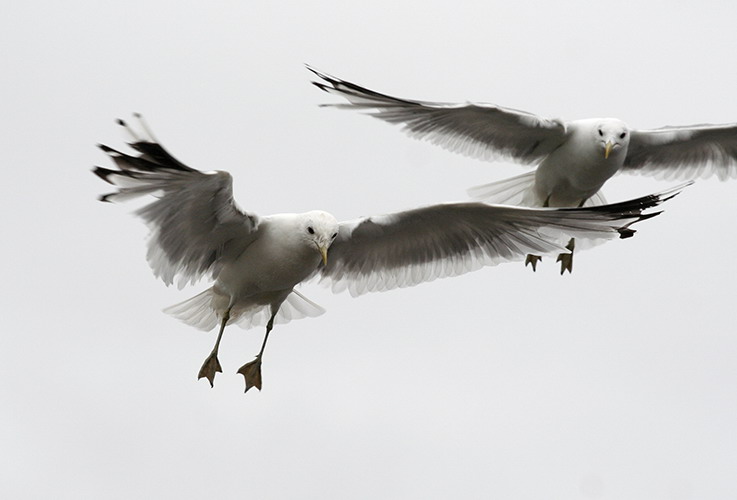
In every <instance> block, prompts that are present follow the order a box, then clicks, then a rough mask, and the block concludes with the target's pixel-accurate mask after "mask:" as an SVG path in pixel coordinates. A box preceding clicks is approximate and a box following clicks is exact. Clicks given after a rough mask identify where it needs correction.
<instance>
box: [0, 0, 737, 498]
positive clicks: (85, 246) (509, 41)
mask: <svg viewBox="0 0 737 500" xmlns="http://www.w3.org/2000/svg"><path fill="white" fill-rule="evenodd" d="M735 21H737V10H735V7H734V6H730V5H729V4H728V2H716V1H713V2H712V1H702V2H689V3H686V2H678V1H667V2H666V1H662V2H640V1H638V2H616V3H611V2H609V3H601V2H588V1H586V2H584V1H581V2H569V1H561V2H549V3H537V2H526V1H518V2H507V1H505V2H473V3H466V4H459V3H458V2H428V1H422V2H419V1H417V2H396V1H395V0H391V1H383V0H375V1H372V2H368V3H367V2H361V3H356V2H345V1H336V2H303V1H290V2H193V1H185V2H182V1H176V2H174V1H170V2H151V1H146V2H143V1H138V0H132V1H128V2H95V3H91V2H80V1H67V2H48V1H46V2H43V1H42V2H18V3H15V4H14V5H13V6H12V9H5V10H4V13H3V16H2V17H1V18H0V46H2V47H3V49H2V55H0V61H1V62H2V72H3V76H2V78H1V79H0V101H1V102H2V108H0V109H1V110H2V115H1V116H0V143H2V153H3V154H2V165H3V172H4V176H5V180H4V182H2V185H0V191H1V193H0V209H1V210H2V228H3V231H2V233H3V239H2V242H3V243H2V250H0V251H1V252H2V259H3V261H4V262H5V266H4V267H5V269H4V286H3V287H2V292H0V293H2V303H3V315H2V334H0V351H1V352H2V356H3V362H2V364H0V367H1V368H0V398H1V400H2V405H0V450H1V451H0V476H2V477H1V478H0V493H1V494H2V496H3V497H4V498H52V497H53V498H70V499H71V498H74V499H77V498H144V497H147V498H155V497H158V498H164V497H170V498H171V497H177V498H201V497H203V496H205V495H208V496H212V497H213V498H221V499H222V498H243V497H252V498H264V499H281V498H320V499H325V498H391V499H394V498H396V499H399V498H402V499H405V498H423V499H428V498H509V499H540V498H565V499H572V498H582V499H635V498H643V499H650V500H652V499H678V500H682V499H703V498H709V499H722V498H735V497H737V391H736V390H735V387H737V363H735V359H736V358H737V332H736V331H735V330H736V328H735V326H734V325H735V323H736V322H737V312H736V310H735V306H736V304H735V282H736V281H737V261H736V259H735V255H734V250H735V247H737V225H736V224H735V222H734V214H735V213H737V182H725V183H720V182H718V181H717V180H716V179H707V180H703V181H699V182H697V183H696V184H695V185H694V186H692V187H690V188H689V189H687V190H686V191H685V192H684V193H683V194H682V195H681V196H679V197H678V198H676V199H674V200H673V201H671V202H669V203H668V204H666V205H665V207H664V208H665V213H664V214H663V215H661V216H660V217H658V218H656V219H653V220H650V221H647V222H643V223H641V224H639V225H638V226H637V229H638V230H639V232H638V233H637V235H636V236H635V237H634V238H632V239H629V240H626V241H617V242H613V243H609V244H606V245H603V246H600V247H596V248H594V249H592V250H589V251H586V252H582V253H579V254H578V255H577V256H576V260H575V267H574V274H573V275H570V276H568V275H567V276H563V277H561V276H559V275H558V272H557V265H555V264H554V263H553V262H551V261H550V260H545V261H543V262H542V265H541V267H540V268H539V269H538V272H537V273H536V274H533V273H532V272H530V270H529V269H524V268H523V267H522V264H506V265H501V266H498V267H495V268H486V269H483V270H481V271H479V272H476V273H473V274H470V275H466V276H463V277H459V278H453V279H445V280H438V281H436V282H433V283H429V284H424V285H420V286H417V287H414V288H410V289H403V290H396V291H391V292H386V293H381V294H374V295H368V296H363V297H360V298H355V299H354V298H352V297H350V296H349V295H348V294H341V295H333V294H331V293H330V292H329V291H327V290H325V289H324V288H322V287H321V286H318V285H308V286H304V287H302V289H301V291H302V292H303V293H305V294H306V295H307V296H308V297H310V298H312V299H313V300H315V301H317V302H318V303H320V304H321V305H323V306H324V307H326V308H327V309H328V313H327V314H325V315H324V316H322V317H319V318H316V319H305V320H301V321H295V322H292V323H290V324H288V325H284V326H279V327H277V328H276V330H275V331H274V334H273V336H272V339H271V340H270V345H269V349H268V351H267V353H266V356H265V360H264V390H263V392H261V393H259V392H255V391H254V392H249V394H247V395H244V394H243V387H244V385H243V379H242V377H241V376H240V375H236V373H235V370H236V369H237V368H238V367H239V366H240V365H241V364H243V363H244V362H246V361H248V360H250V359H252V357H253V355H254V354H255V353H256V352H257V350H258V347H259V345H260V342H261V339H262V335H263V331H262V330H261V329H258V330H247V331H246V330H241V329H238V328H230V329H229V330H228V331H227V332H226V335H225V338H224V340H223V345H222V349H221V358H220V359H221V361H222V363H223V367H224V373H223V374H221V375H219V376H218V378H217V380H216V385H215V388H214V389H210V387H209V385H208V384H207V382H206V381H204V380H201V381H199V382H198V381H197V380H196V375H197V371H198V369H199V366H200V364H201V362H202V360H203V359H204V358H205V356H206V355H207V354H208V353H209V351H210V349H211V347H212V343H213V341H214V334H212V333H209V334H207V333H203V332H200V331H198V330H195V329H193V328H191V327H188V326H186V325H184V324H181V323H179V322H177V321H176V320H174V319H172V318H170V317H168V316H166V315H165V314H163V313H162V312H161V309H162V308H164V307H166V306H167V305H170V304H172V303H175V302H178V301H181V300H183V299H185V298H187V297H189V296H191V295H193V294H194V293H196V292H199V291H200V290H202V289H203V288H204V287H205V286H207V285H206V283H201V284H200V285H199V286H196V287H192V288H188V289H186V290H183V291H178V290H176V289H174V288H171V289H167V288H166V287H165V286H164V285H163V284H162V283H161V282H158V281H157V280H155V279H154V277H153V275H152V274H151V272H150V270H149V268H148V265H147V263H146V261H145V235H146V229H145V227H144V226H143V224H141V222H140V221H139V220H136V219H134V218H133V217H131V216H130V214H129V212H130V209H129V207H125V206H115V205H109V204H101V203H99V202H97V201H96V197H97V196H98V195H99V194H100V193H102V192H105V190H106V186H105V185H104V184H103V183H102V182H101V181H99V179H97V178H95V177H94V176H93V175H91V174H90V168H91V167H92V166H93V165H95V164H100V165H108V166H109V162H108V160H107V159H106V157H105V156H104V155H103V154H102V153H101V152H100V151H98V150H97V149H96V148H95V144H96V143H98V142H104V143H107V144H109V145H111V146H114V147H120V146H122V145H123V138H122V137H121V135H120V131H119V129H118V127H117V126H116V125H115V124H114V119H115V118H117V117H123V118H126V117H129V116H130V113H132V112H135V111H138V112H141V113H143V114H144V116H145V117H146V118H147V119H148V122H149V124H150V125H151V127H152V128H153V130H154V133H155V134H156V135H157V136H158V138H159V139H160V140H161V141H162V142H163V144H164V145H165V146H166V147H167V148H168V149H169V150H170V151H171V152H173V154H174V155H176V156H177V157H179V158H180V159H181V160H183V161H184V162H186V163H188V164H190V165H192V166H194V167H196V168H200V169H224V170H229V171H230V172H231V173H232V174H233V176H234V178H235V193H236V198H237V200H238V202H239V204H240V205H241V206H242V207H244V208H246V209H248V210H252V211H255V212H257V213H260V214H269V213H275V212H301V211H306V210H311V209H324V210H328V211H331V212H332V213H333V214H335V215H336V217H337V218H338V219H348V218H354V217H357V216H360V215H370V214H377V213H386V212H391V211H396V210H402V209H406V208H411V207H415V206H418V205H423V204H430V203H436V202H440V201H453V200H462V199H464V198H465V196H466V195H465V189H466V188H468V187H470V186H473V185H476V184H481V183H486V182H491V181H493V180H497V179H501V178H503V177H506V176H510V175H516V174H519V173H522V172H523V171H524V170H523V169H522V168H521V167H517V166H514V165H509V164H502V163H495V164H490V163H484V162H481V161H475V160H470V159H467V158H464V157H461V156H459V155H454V154H451V153H448V152H446V151H444V150H441V149H439V148H437V147H434V146H432V145H430V144H426V143H422V142H417V141H413V140H410V139H408V138H407V137H405V136H404V135H403V134H401V133H400V132H398V130H396V129H395V128H393V127H391V126H388V125H386V124H384V123H381V122H379V121H377V120H374V119H371V118H368V117H365V116H360V115H359V114H358V113H352V112H346V111H339V110H334V109H321V108H319V107H318V104H320V103H324V102H336V101H337V100H336V99H331V98H330V96H327V95H326V94H323V93H321V92H320V91H318V90H317V89H316V88H314V87H313V86H311V85H310V84H309V80H310V74H309V73H308V71H307V70H305V69H304V67H303V63H310V64H312V65H314V66H315V67H317V68H319V69H321V70H324V71H327V72H331V73H333V74H335V75H337V76H340V77H343V78H346V79H350V80H353V81H356V82H358V83H361V84H363V85H366V86H368V87H370V88H374V89H377V90H380V91H384V92H388V93H392V94H395V95H398V96H406V97H411V98H416V99H425V100H442V101H464V100H475V101H486V102H493V103H496V104H500V105H504V106H509V107H514V108H518V109H522V110H526V111H531V112H535V113H538V114H542V115H545V116H550V117H561V118H565V119H576V118H584V117H593V116H614V117H618V118H620V119H623V120H624V121H626V122H627V123H628V124H629V125H630V126H632V127H636V128H652V127H658V126H663V125H680V124H683V125H685V124H695V123H724V122H732V121H735V119H737V105H736V104H735V98H734V92H735V89H736V88H737V66H736V65H735V55H736V53H735V50H737V49H736V47H737V30H735V29H734V25H735ZM674 183H675V182H665V181H656V180H653V179H648V178H640V177H625V176H620V177H617V178H615V179H614V180H612V181H611V182H610V183H609V185H608V186H607V188H606V194H607V197H608V198H609V199H610V200H621V199H624V198H630V197H634V196H639V195H643V194H646V193H648V192H652V191H655V190H659V189H663V188H666V187H668V186H670V185H673V184H674Z"/></svg>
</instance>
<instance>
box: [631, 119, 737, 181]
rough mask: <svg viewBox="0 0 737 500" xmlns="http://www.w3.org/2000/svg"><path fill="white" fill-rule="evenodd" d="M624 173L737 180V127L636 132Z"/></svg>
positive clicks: (633, 134) (736, 125) (708, 126)
mask: <svg viewBox="0 0 737 500" xmlns="http://www.w3.org/2000/svg"><path fill="white" fill-rule="evenodd" d="M622 171H623V172H633V173H643V174H651V175H657V176H659V177H662V178H666V179H671V178H678V179H695V178H699V177H702V178H703V177H708V176H711V175H716V176H717V177H718V178H719V179H720V180H725V179H729V178H736V177H737V124H729V125H695V126H691V127H663V128H659V129H654V130H633V131H632V132H631V136H630V145H629V149H628V150H627V158H626V159H625V162H624V166H623V167H622Z"/></svg>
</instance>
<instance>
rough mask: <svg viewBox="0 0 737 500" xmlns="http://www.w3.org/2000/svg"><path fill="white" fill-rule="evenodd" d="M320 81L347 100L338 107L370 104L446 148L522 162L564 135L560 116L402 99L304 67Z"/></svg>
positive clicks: (387, 117)
mask: <svg viewBox="0 0 737 500" xmlns="http://www.w3.org/2000/svg"><path fill="white" fill-rule="evenodd" d="M307 69H309V70H310V71H312V72H313V73H314V74H315V75H317V76H318V77H319V78H321V79H322V80H323V81H322V82H312V83H313V84H314V85H315V86H317V87H318V88H320V89H321V90H324V91H325V92H327V93H329V94H334V95H337V96H340V97H342V98H344V99H346V100H348V102H349V104H329V105H326V106H332V107H337V108H355V109H360V110H370V111H369V114H370V115H371V116H374V117H376V118H379V119H381V120H384V121H386V122H389V123H393V124H400V125H402V126H403V130H404V131H406V132H407V133H408V134H409V135H410V136H412V137H415V138H421V139H426V140H428V141H430V142H432V143H434V144H437V145H439V146H441V147H443V148H445V149H447V150H449V151H453V152H456V153H461V154H464V155H466V156H469V157H472V158H479V159H485V160H491V159H494V158H508V159H511V160H514V161H517V162H519V163H523V164H533V163H536V162H538V161H540V160H541V159H542V158H544V157H545V156H546V155H547V154H549V153H550V152H551V151H553V150H554V149H556V148H557V147H558V146H559V145H560V144H561V143H562V142H563V141H564V140H565V136H566V127H565V124H564V123H563V122H562V121H560V120H553V119H547V118H542V117H539V116H536V115H534V114H531V113H526V112H524V111H518V110H514V109H511V108H503V107H500V106H496V105H493V104H474V103H466V104H450V103H438V102H427V101H414V100H410V99H400V98H397V97H392V96H389V95H386V94H381V93H379V92H375V91H373V90H370V89H367V88H365V87H361V86H359V85H356V84H354V83H351V82H348V81H346V80H341V79H339V78H336V77H334V76H331V75H328V74H326V73H322V72H320V71H317V70H315V69H314V68H311V67H309V66H308V67H307Z"/></svg>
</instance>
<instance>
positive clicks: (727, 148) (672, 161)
mask: <svg viewBox="0 0 737 500" xmlns="http://www.w3.org/2000/svg"><path fill="white" fill-rule="evenodd" d="M307 69H309V70H310V71H311V72H312V73H314V74H315V75H316V76H317V77H318V78H319V79H320V81H317V82H312V83H313V84H314V85H316V86H317V87H318V88H320V89H321V90H324V91H325V92H327V93H329V94H333V95H337V96H339V97H342V98H344V99H346V100H347V101H348V103H345V104H325V106H332V107H337V108H353V109H358V110H365V111H367V112H368V114H370V115H371V116H374V117H376V118H379V119H381V120H384V121H386V122H388V123H392V124H398V125H401V127H402V130H403V131H405V132H407V133H408V134H409V135H410V136H411V137H414V138H417V139H424V140H428V141H430V142H431V143H434V144H437V145H439V146H441V147H443V148H445V149H447V150H449V151H453V152H456V153H461V154H463V155H466V156H469V157H472V158H477V159H483V160H490V161H491V160H496V159H506V160H511V161H513V162H517V163H520V164H523V165H531V166H536V167H537V168H536V169H535V170H534V171H531V172H527V173H524V174H522V175H519V176H515V177H512V178H509V179H504V180H502V181H498V182H493V183H490V184H486V185H483V186H477V187H474V188H471V189H470V190H469V193H470V194H471V196H472V197H474V198H476V199H479V200H483V201H486V202H488V203H503V204H510V205H520V206H528V207H583V206H590V205H601V204H604V203H606V200H605V198H604V196H603V195H602V194H601V188H602V186H603V185H604V183H605V182H606V181H607V180H608V179H609V178H611V177H612V176H613V175H614V174H616V173H618V172H626V173H639V174H649V175H654V176H660V177H663V178H678V179H685V180H691V179H696V178H700V177H708V176H710V175H715V176H717V178H719V179H721V180H725V179H729V178H735V177H737V123H730V124H724V125H691V126H678V127H663V128H657V129H651V130H640V129H631V128H629V127H628V126H627V124H625V123H624V122H623V121H621V120H618V119H616V118H588V119H582V120H572V121H563V120H559V119H549V118H545V117H541V116H537V115H534V114H532V113H527V112H524V111H518V110H516V109H511V108H504V107H501V106H497V105H494V104H485V103H458V104H454V103H442V102H427V101H416V100H411V99H403V98H399V97H393V96H390V95H386V94H382V93H379V92H375V91H373V90H370V89H367V88H365V87H361V86H360V85H356V84H355V83H351V82H349V81H346V80H341V79H340V78H337V77H334V76H332V75H329V74H327V73H323V72H321V71H318V70H316V69H314V68H312V67H310V66H307ZM574 245H575V243H574V240H571V241H569V242H568V247H569V250H571V252H570V253H566V254H562V255H560V256H559V257H558V260H559V261H561V274H563V273H564V272H565V271H569V272H570V271H571V270H572V266H573V260H572V255H573V253H572V252H573V247H574ZM538 261H539V256H536V255H530V256H528V258H527V261H526V264H532V267H533V270H534V269H535V268H536V265H537V262H538Z"/></svg>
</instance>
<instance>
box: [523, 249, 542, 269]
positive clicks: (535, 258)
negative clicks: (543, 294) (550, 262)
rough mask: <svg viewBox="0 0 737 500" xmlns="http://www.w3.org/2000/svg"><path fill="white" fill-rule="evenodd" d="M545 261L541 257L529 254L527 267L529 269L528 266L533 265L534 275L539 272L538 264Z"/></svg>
mask: <svg viewBox="0 0 737 500" xmlns="http://www.w3.org/2000/svg"><path fill="white" fill-rule="evenodd" d="M541 260H543V258H542V257H540V256H539V255H532V254H531V253H528V254H527V258H526V259H525V267H527V264H532V272H533V273H534V272H535V271H537V263H538V262H540V261H541Z"/></svg>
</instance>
